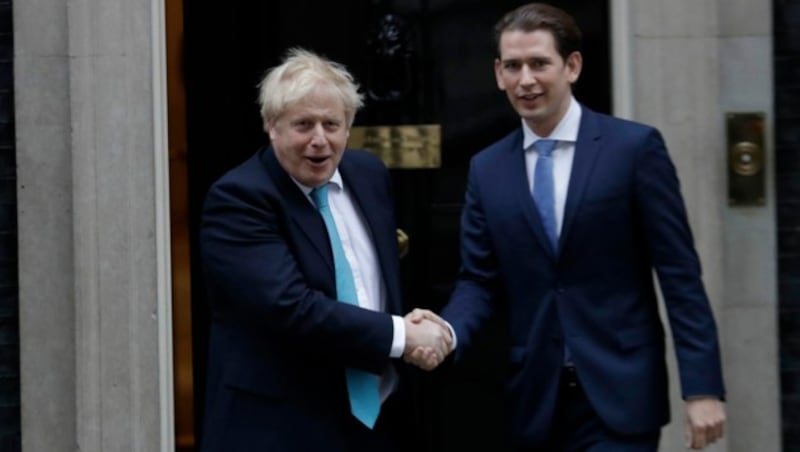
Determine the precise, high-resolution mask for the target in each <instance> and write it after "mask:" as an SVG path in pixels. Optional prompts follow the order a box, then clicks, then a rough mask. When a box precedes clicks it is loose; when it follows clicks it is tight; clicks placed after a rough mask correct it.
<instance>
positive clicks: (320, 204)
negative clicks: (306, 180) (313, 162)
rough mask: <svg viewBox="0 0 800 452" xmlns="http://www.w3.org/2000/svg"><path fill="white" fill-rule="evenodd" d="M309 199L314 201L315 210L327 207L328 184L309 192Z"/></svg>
mask: <svg viewBox="0 0 800 452" xmlns="http://www.w3.org/2000/svg"><path fill="white" fill-rule="evenodd" d="M311 199H312V200H314V204H315V205H316V206H317V209H324V208H325V207H328V184H324V185H320V186H319V187H317V188H315V189H313V190H311Z"/></svg>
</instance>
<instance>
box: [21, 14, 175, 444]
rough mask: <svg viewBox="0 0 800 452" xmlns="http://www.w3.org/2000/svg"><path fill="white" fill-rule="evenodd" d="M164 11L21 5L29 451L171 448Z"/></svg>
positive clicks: (24, 419)
mask: <svg viewBox="0 0 800 452" xmlns="http://www.w3.org/2000/svg"><path fill="white" fill-rule="evenodd" d="M162 3H163V2H162V1H157V0H73V1H70V2H64V1H62V0H25V1H20V2H15V4H14V29H15V39H14V41H15V49H14V53H15V78H16V87H15V89H16V96H17V97H16V101H17V106H16V109H17V137H18V146H17V152H18V157H17V159H18V180H19V187H18V194H19V237H20V239H19V256H20V336H21V337H20V339H21V355H22V359H21V374H22V434H23V450H26V451H45V450H46V451H48V452H50V451H52V452H56V451H72V450H81V451H148V452H151V451H158V450H172V446H171V441H172V438H171V425H172V423H171V416H172V410H171V385H172V381H171V378H170V372H171V357H170V350H171V348H170V344H171V337H169V318H170V317H169V299H168V294H169V290H168V288H169V278H168V275H169V260H168V254H167V253H166V252H165V250H166V249H168V243H167V242H168V231H167V230H166V228H165V227H164V226H163V225H164V224H166V221H165V216H166V215H165V213H164V212H166V211H167V207H166V204H165V201H164V200H165V199H166V189H165V179H164V176H163V174H164V171H165V169H166V168H165V164H164V162H165V161H166V154H165V153H166V146H165V143H164V140H163V136H165V133H164V132H165V128H164V121H165V119H164V116H163V105H165V103H166V100H165V98H164V96H165V93H164V92H163V79H162V76H161V75H160V74H161V72H163V68H162V67H159V66H160V64H161V63H160V61H162V59H161V54H160V52H161V49H163V43H162V42H161V40H162V37H163V26H162V23H163V18H162V16H161V12H162V11H163V5H162Z"/></svg>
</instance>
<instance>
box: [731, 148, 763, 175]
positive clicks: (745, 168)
mask: <svg viewBox="0 0 800 452" xmlns="http://www.w3.org/2000/svg"><path fill="white" fill-rule="evenodd" d="M731 151H732V152H731V153H730V158H731V162H730V163H731V169H733V171H734V172H735V173H736V174H739V175H742V176H752V175H754V174H758V172H759V171H761V168H762V167H763V166H764V152H763V150H762V149H761V147H760V146H759V145H757V144H755V143H752V142H750V141H740V142H738V143H735V144H734V145H733V147H732V149H731Z"/></svg>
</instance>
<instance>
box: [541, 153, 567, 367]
mask: <svg viewBox="0 0 800 452" xmlns="http://www.w3.org/2000/svg"><path fill="white" fill-rule="evenodd" d="M557 144H558V141H556V140H539V141H537V142H535V143H533V146H534V147H535V148H536V152H538V154H539V157H538V158H537V159H536V168H535V169H534V170H533V201H534V202H535V203H536V208H537V209H538V210H539V216H540V217H541V218H542V226H544V230H545V232H546V233H547V238H548V239H550V246H551V247H552V249H553V252H555V253H558V232H557V231H556V199H555V198H556V197H555V184H554V180H553V156H552V154H553V149H555V148H556V145H557ZM563 358H564V365H569V366H571V365H572V353H570V351H569V347H568V346H567V343H566V340H565V341H564V356H563Z"/></svg>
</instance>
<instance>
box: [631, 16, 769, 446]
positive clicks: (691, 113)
mask: <svg viewBox="0 0 800 452" xmlns="http://www.w3.org/2000/svg"><path fill="white" fill-rule="evenodd" d="M631 5H632V10H633V11H632V14H631V17H632V18H633V19H632V22H633V24H632V30H633V36H632V37H631V39H633V46H632V47H633V52H632V53H633V72H634V74H635V76H634V80H635V86H634V89H633V97H634V100H633V108H632V109H633V112H634V114H633V117H634V119H637V120H640V121H643V122H646V123H650V124H653V125H655V126H657V127H658V128H659V129H660V130H661V131H662V132H663V133H664V137H665V139H666V142H667V146H668V148H669V151H670V154H671V156H672V158H673V160H674V162H675V164H676V167H677V169H678V175H679V177H680V179H681V187H682V192H683V195H684V198H685V200H686V204H687V209H688V212H689V220H690V223H691V225H692V228H693V232H694V235H695V242H696V246H697V249H698V253H699V254H700V258H701V261H702V264H703V270H704V281H705V284H706V288H707V290H708V293H709V296H710V298H711V301H712V305H713V308H714V312H715V315H716V318H717V323H718V326H719V328H720V335H721V337H720V339H721V341H722V349H723V366H724V370H725V377H726V383H727V390H728V400H727V413H728V418H729V420H728V428H727V430H726V439H725V441H722V442H721V443H719V444H717V445H716V446H714V447H713V448H711V449H708V450H714V451H722V450H726V451H753V450H759V451H762V452H766V451H778V450H780V448H781V447H780V429H779V427H780V414H779V406H778V403H779V398H778V379H777V369H778V361H777V325H776V308H777V306H776V305H777V288H776V283H775V265H776V254H775V223H774V213H775V211H774V209H775V207H774V206H775V202H774V193H773V191H772V190H771V185H772V184H771V182H770V183H769V186H770V191H769V201H768V205H767V206H766V207H757V208H732V207H729V206H728V201H727V188H726V184H727V172H726V171H727V167H726V149H727V146H726V142H725V131H724V121H725V114H726V112H728V111H731V110H735V111H742V110H744V111H752V110H755V111H764V112H765V113H767V114H768V117H769V118H771V117H772V111H771V110H772V102H771V93H772V77H771V74H770V70H769V68H770V67H771V64H770V63H769V62H770V58H771V51H770V48H769V36H770V30H771V25H770V23H769V17H770V8H769V7H768V6H765V5H764V4H763V2H762V1H760V0H735V1H734V0H670V1H669V2H665V1H662V0H631ZM770 129H771V128H770ZM770 152H771V150H770ZM770 160H771V159H770ZM769 174H770V177H769V179H770V181H771V180H772V174H773V172H772V171H771V169H770V173H769ZM670 345H671V344H670ZM668 354H669V360H670V373H671V375H670V376H671V381H672V389H671V396H672V413H673V416H672V418H673V422H672V423H671V424H670V425H669V426H668V427H667V428H665V429H664V430H663V432H662V433H663V439H662V444H661V450H664V451H676V450H684V447H683V441H684V439H683V432H684V424H683V423H684V419H685V413H684V404H683V401H682V400H681V399H680V390H679V387H678V380H677V373H676V366H675V363H674V355H673V349H672V348H671V346H670V348H669V350H668Z"/></svg>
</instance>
